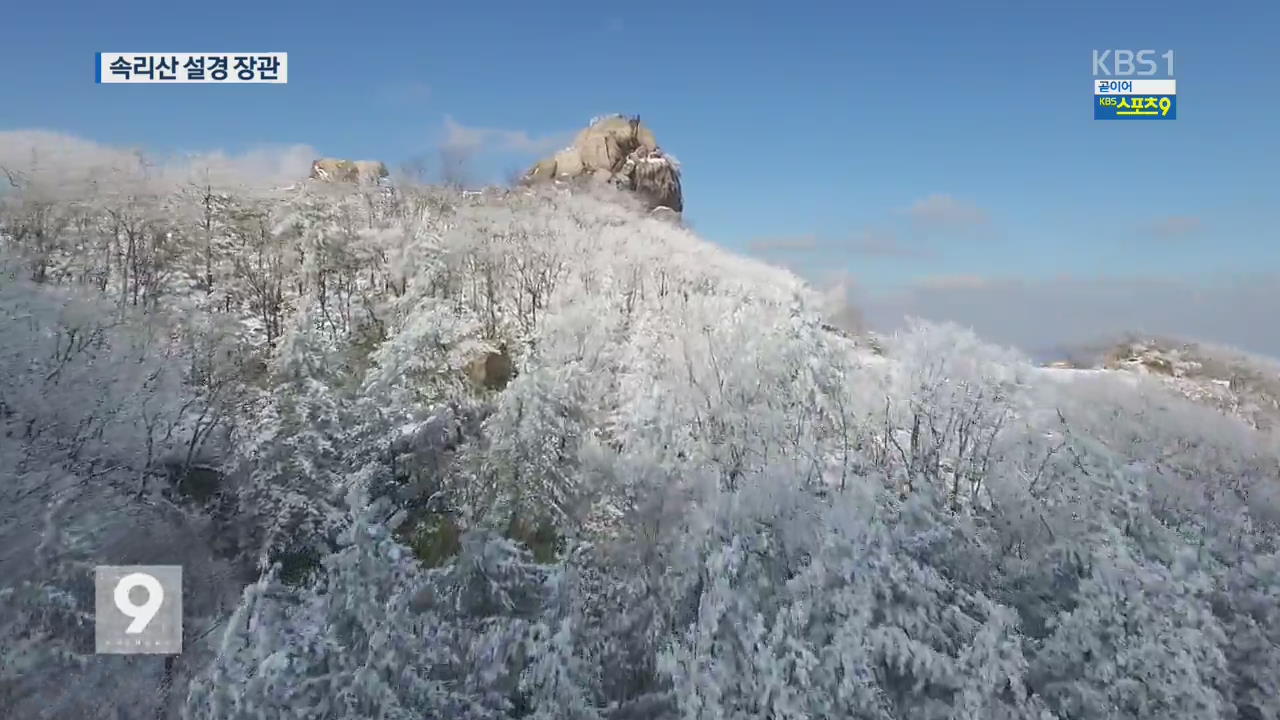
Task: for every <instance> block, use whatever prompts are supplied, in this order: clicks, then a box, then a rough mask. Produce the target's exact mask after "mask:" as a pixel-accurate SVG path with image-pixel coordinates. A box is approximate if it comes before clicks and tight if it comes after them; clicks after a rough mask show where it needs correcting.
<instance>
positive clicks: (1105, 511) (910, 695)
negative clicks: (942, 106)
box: [0, 179, 1280, 720]
mask: <svg viewBox="0 0 1280 720" xmlns="http://www.w3.org/2000/svg"><path fill="white" fill-rule="evenodd" d="M120 182H121V183H124V182H125V180H124V179H122V180H121V181H120ZM46 189H47V190H48V191H49V192H50V193H53V194H45V195H40V196H38V197H37V196H29V197H21V196H18V197H13V198H6V202H5V205H4V207H3V208H2V209H3V215H2V216H0V218H2V220H3V225H0V237H2V238H3V242H4V245H5V248H4V250H5V253H6V257H7V258H9V259H8V260H7V261H6V262H7V264H6V266H5V267H6V268H7V271H6V272H4V273H0V332H2V333H3V337H5V338H12V340H11V341H10V343H9V344H7V345H4V346H0V422H2V423H3V428H4V432H3V439H0V448H3V449H4V450H5V452H4V454H3V455H2V456H0V461H3V462H2V464H0V488H2V489H3V491H4V492H5V493H6V495H5V498H4V499H5V500H6V501H7V504H6V505H3V506H2V507H5V508H7V509H8V510H7V511H8V515H6V516H5V517H4V519H3V527H2V528H0V529H2V530H3V532H4V535H3V537H4V538H5V539H6V541H9V540H10V539H12V542H11V543H10V542H6V547H12V548H14V550H15V552H14V553H13V556H12V557H6V558H5V560H4V562H5V563H6V564H5V566H4V569H5V570H6V577H5V578H4V579H3V581H2V582H3V583H5V584H6V585H5V586H4V587H2V588H0V592H3V593H4V597H5V599H6V602H5V603H4V604H3V605H0V638H3V639H4V641H5V642H4V643H3V644H2V648H3V649H0V702H3V703H4V705H3V706H5V707H14V708H18V711H19V712H20V713H22V714H23V715H24V716H29V717H40V713H41V712H44V708H48V707H56V708H57V712H56V713H55V715H57V714H58V713H60V714H61V716H63V717H71V716H74V717H85V718H91V717H111V714H110V713H111V711H113V710H114V706H115V705H121V704H124V705H127V706H129V707H131V708H137V709H138V710H139V712H144V711H145V712H146V713H147V714H149V715H161V716H163V715H164V713H169V714H170V716H174V715H175V714H176V713H177V712H178V710H179V708H181V709H182V711H183V713H184V715H183V717H186V718H192V719H198V718H209V719H212V718H217V719H218V720H227V719H239V718H243V719H245V720H247V719H249V718H255V719H261V718H277V717H280V718H283V717H334V718H338V717H341V718H393V717H394V718H409V717H450V718H477V719H478V718H516V717H523V718H529V717H533V718H553V717H554V718H576V719H599V718H607V719H609V720H626V719H627V718H664V719H665V718H671V719H673V720H674V719H675V718H755V717H773V718H796V719H799V718H826V717H832V718H834V717H840V718H845V717H849V718H878V719H889V718H944V717H945V718H967V719H973V720H977V719H978V718H992V717H1000V718H1026V719H1027V720H1032V719H1035V720H1044V719H1046V718H1068V717H1072V718H1079V717H1117V718H1118V717H1127V718H1143V717H1161V718H1187V719H1188V720H1190V719H1191V718H1196V719H1199V718H1204V717H1264V718H1265V717H1275V716H1276V714H1277V713H1280V705H1277V700H1276V698H1277V697H1280V684H1278V683H1280V680H1277V678H1280V609H1278V607H1280V606H1278V605H1277V603H1276V598H1277V597H1280V548H1278V547H1277V536H1278V534H1277V529H1278V528H1280V456H1278V455H1277V448H1276V445H1275V443H1274V442H1273V437H1272V436H1271V435H1269V434H1267V433H1264V432H1261V431H1259V430H1258V429H1257V428H1256V427H1254V426H1252V425H1250V424H1248V423H1245V422H1241V421H1240V420H1239V419H1237V418H1235V417H1231V416H1227V415H1224V414H1222V413H1220V412H1217V411H1216V410H1214V409H1212V408H1206V407H1203V406H1202V405H1200V404H1197V403H1195V402H1192V401H1189V400H1187V399H1186V398H1184V397H1182V396H1180V395H1178V394H1176V393H1172V392H1169V391H1168V390H1167V389H1166V388H1165V387H1163V385H1161V384H1159V383H1155V382H1152V381H1150V379H1149V378H1144V377H1140V376H1138V375H1136V374H1132V373H1121V372H1117V371H1105V372H1085V371H1073V372H1072V374H1070V375H1067V374H1066V373H1065V372H1063V371H1057V370H1044V369H1040V368H1036V367H1034V366H1033V365H1032V364H1031V363H1029V362H1028V361H1027V360H1026V359H1025V358H1024V357H1022V356H1021V355H1019V354H1018V353H1015V352H1012V351H1009V350H1006V349H1002V348H998V347H993V346H991V345H989V344H986V343H984V342H982V341H981V340H980V339H979V338H977V337H975V336H974V335H973V334H972V333H968V332H964V331H962V330H960V329H958V328H954V327H950V326H937V325H929V324H913V325H911V326H909V327H908V328H907V329H905V330H904V331H902V332H900V333H897V334H895V335H893V336H890V337H884V338H879V339H878V341H877V342H876V343H871V342H868V341H867V340H866V339H865V338H861V337H858V336H849V335H846V334H841V333H839V332H834V331H833V330H832V328H831V325H830V323H829V318H830V315H831V313H830V309H829V308H828V307H827V306H826V305H825V300H824V298H823V296H822V295H821V294H819V293H817V292H815V291H814V290H813V289H812V288H810V287H809V286H807V285H806V284H805V283H804V282H802V281H801V280H800V279H799V278H797V277H795V276H794V275H792V274H790V273H788V272H785V271H783V270H780V269H777V268H773V267H770V266H767V265H764V264H762V263H759V262H756V261H752V260H748V259H745V258H741V257H738V256H735V255H733V254H731V253H729V252H727V251H725V250H723V249H721V248H717V247H715V246H714V245H712V244H710V243H707V242H705V241H703V240H701V239H699V238H698V237H696V236H695V235H693V234H692V233H690V232H689V231H687V230H685V229H682V228H679V227H676V226H674V225H672V224H671V223H668V222H663V221H659V220H654V219H651V218H647V217H645V215H644V213H643V211H642V208H638V207H634V206H629V205H628V204H627V201H626V199H625V197H622V196H618V195H616V194H613V195H605V196H595V195H589V194H585V193H571V192H561V191H557V190H555V189H554V188H547V189H539V190H528V191H526V190H520V191H512V192H508V191H486V192H480V193H455V192H451V191H445V190H440V189H435V188H400V189H398V190H397V191H396V193H395V194H394V195H393V196H390V197H383V196H381V195H379V196H378V197H379V198H382V200H375V199H374V198H372V197H371V196H369V195H368V194H366V193H365V192H364V191H363V190H362V189H360V188H358V187H333V186H315V187H313V186H311V185H303V186H300V187H296V188H293V189H290V190H287V191H277V192H269V193H268V192H258V191H249V190H245V189H237V188H223V189H220V190H219V191H218V192H216V193H215V192H212V190H211V189H210V188H208V187H205V188H203V189H200V188H194V189H193V188H191V187H183V188H171V189H169V190H166V191H157V190H155V189H154V188H151V189H149V190H147V189H144V188H133V187H132V186H128V185H118V186H114V187H113V188H112V191H111V192H110V193H107V194H105V195H99V194H93V193H94V192H96V191H95V190H93V189H92V188H82V189H81V191H82V192H83V194H80V195H77V196H76V197H74V198H70V199H68V198H65V197H58V196H57V194H56V193H54V190H55V189H57V188H54V187H53V186H50V187H48V188H46ZM132 190H136V191H132ZM144 190H145V191H144ZM61 191H62V192H66V191H67V189H66V188H62V189H61ZM70 200H74V202H71V201H70ZM383 200H385V202H383ZM122 223H123V224H122ZM33 228H37V229H39V230H40V232H39V233H35V232H33V231H32V229H33ZM122 228H127V229H128V230H129V231H130V233H131V234H129V233H123V231H122ZM117 231H121V232H117ZM36 238H39V240H40V241H39V242H35V239H36ZM130 242H133V243H134V244H132V245H131V244H129V243H130ZM122 250H126V251H128V253H129V257H130V258H131V259H130V262H128V263H125V264H124V265H121V264H120V263H119V262H118V258H119V257H120V252H121V251H122ZM33 276H37V277H38V279H39V280H40V282H34V281H32V280H30V278H31V277H33ZM494 356H499V357H502V358H504V359H505V360H508V361H509V362H510V365H511V370H512V372H511V373H510V374H509V377H506V378H504V381H503V382H495V383H487V382H481V383H477V382H474V381H473V380H472V379H471V376H470V374H469V372H468V369H469V368H471V367H474V366H475V365H474V364H475V362H476V361H477V359H480V360H482V361H483V360H486V359H487V358H490V357H494ZM1208 372H1209V375H1210V376H1211V377H1213V378H1215V379H1217V375H1216V374H1214V373H1215V372H1216V371H1212V370H1211V371H1208ZM1174 377H1177V376H1176V375H1175V376H1174ZM1064 380H1068V381H1066V382H1064ZM193 449H195V450H199V454H200V456H201V457H202V458H203V459H202V462H203V463H205V464H206V465H208V466H209V467H206V468H205V469H206V470H208V471H210V472H213V471H216V473H214V474H215V475H216V477H208V478H206V482H204V483H202V484H200V487H199V488H195V487H193V486H192V481H191V478H190V472H189V471H190V470H191V469H192V467H191V463H190V462H188V460H189V459H190V458H191V457H192V454H193ZM197 489H198V490H199V491H198V492H197ZM45 490H47V491H48V492H47V493H46V492H43V491H45ZM50 493H52V494H50ZM52 498H56V499H57V502H54V503H50V502H49V501H50V499H52ZM33 518H39V520H40V521H39V522H33V521H32V519H33ZM179 550H180V551H181V553H179V555H175V557H178V556H185V557H186V558H188V560H183V562H188V561H189V562H191V563H193V564H194V563H197V562H198V563H200V567H202V568H206V567H207V568H215V569H219V570H223V569H225V570H226V572H227V574H228V575H231V576H232V578H233V579H231V580H228V581H227V583H224V584H222V585H220V586H219V587H217V588H213V587H209V585H208V584H207V583H202V584H199V585H196V586H193V587H192V589H191V592H192V595H191V597H190V615H189V618H188V622H189V624H190V626H191V628H192V629H193V634H192V635H191V637H190V638H189V640H190V643H191V645H190V651H189V652H188V653H184V656H183V659H182V660H181V661H179V662H177V663H173V664H171V665H168V666H164V665H160V664H157V663H151V664H145V663H135V664H129V663H117V662H107V661H108V660H116V659H117V658H102V657H97V656H92V655H87V654H85V653H84V648H85V647H88V644H87V643H88V637H89V635H91V625H90V623H89V622H87V621H86V620H85V617H86V612H87V610H88V609H89V607H90V605H91V601H92V594H91V593H90V592H88V588H86V585H85V578H86V577H87V575H85V574H84V572H83V569H84V568H85V567H86V566H89V565H92V564H95V563H123V562H127V561H148V560H150V559H155V558H157V557H160V556H161V555H163V554H164V553H176V552H177V551H179ZM237 573H244V574H245V575H247V576H248V578H249V581H248V582H245V583H243V584H240V585H238V584H236V583H235V582H234V578H235V577H243V576H241V575H237ZM227 584H230V586H231V588H232V590H231V591H230V592H229V591H228V589H227ZM241 590H243V592H240V591H241ZM227 595H233V596H237V600H236V602H235V605H234V607H227V606H226V602H225V601H226V600H227ZM32 638H36V639H38V642H36V641H33V640H32Z"/></svg>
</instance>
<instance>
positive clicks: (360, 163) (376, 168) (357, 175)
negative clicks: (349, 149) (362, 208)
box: [311, 158, 389, 185]
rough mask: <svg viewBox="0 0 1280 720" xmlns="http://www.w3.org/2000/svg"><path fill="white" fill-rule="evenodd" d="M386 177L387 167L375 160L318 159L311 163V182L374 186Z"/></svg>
mask: <svg viewBox="0 0 1280 720" xmlns="http://www.w3.org/2000/svg"><path fill="white" fill-rule="evenodd" d="M388 175H389V173H388V172H387V166H386V165H383V164H382V163H380V162H378V161H376V160H340V159H338V158H320V159H319V160H316V161H315V162H313V163H311V179H312V180H323V181H325V182H346V183H355V184H358V185H376V184H377V183H378V182H379V181H381V180H382V179H383V178H385V177H387V176H388Z"/></svg>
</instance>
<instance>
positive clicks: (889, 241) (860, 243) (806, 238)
mask: <svg viewBox="0 0 1280 720" xmlns="http://www.w3.org/2000/svg"><path fill="white" fill-rule="evenodd" d="M747 250H748V251H750V252H753V253H757V254H761V255H781V254H799V253H806V254H807V253H818V252H826V253H832V254H846V255H855V256H860V257H880V258H924V257H928V256H929V255H930V253H929V252H928V251H927V250H925V249H923V248H918V247H912V246H910V245H907V244H904V243H903V242H902V241H901V240H900V239H899V238H898V236H897V235H895V234H894V233H892V232H889V231H887V230H870V229H868V230H862V231H860V232H858V233H855V234H853V235H850V236H848V237H837V238H831V239H823V238H821V237H819V236H818V235H814V234H809V235H794V236H786V235H784V236H778V237H765V238H759V239H757V240H753V241H751V242H749V243H747Z"/></svg>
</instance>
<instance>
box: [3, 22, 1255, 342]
mask: <svg viewBox="0 0 1280 720" xmlns="http://www.w3.org/2000/svg"><path fill="white" fill-rule="evenodd" d="M334 5H335V6H337V4H334ZM4 22H5V25H6V26H7V27H6V28H5V32H4V34H3V40H2V41H0V88H3V89H4V97H3V98H2V99H0V102H2V103H3V104H0V130H6V129H29V128H40V129H45V130H54V131H58V132H63V133H67V134H70V135H75V136H79V137H82V138H86V139H89V140H93V141H96V142H100V143H105V144H111V145H129V146H142V147H146V148H148V149H151V150H153V151H156V152H160V153H167V152H181V151H205V150H211V149H221V150H224V151H227V152H244V151H247V150H251V149H254V148H258V147H261V146H263V145H291V144H298V143H302V144H306V145H309V146H311V147H314V148H315V149H316V150H317V151H318V152H319V153H322V154H324V155H332V156H340V157H353V158H376V159H381V160H384V161H386V162H387V163H388V164H389V165H392V166H395V165H396V164H397V163H399V162H401V161H403V160H405V159H407V158H409V157H411V156H414V155H425V156H426V158H427V161H428V162H429V163H436V161H437V155H436V153H437V152H438V150H439V148H440V147H441V146H442V145H459V144H465V145H466V146H467V148H468V149H469V151H470V152H471V160H470V168H469V170H470V172H471V174H472V176H473V177H474V178H475V179H477V180H493V181H497V180H500V179H501V178H502V177H503V176H504V175H505V174H506V173H507V172H508V171H509V170H511V169H513V168H518V167H523V166H525V165H527V164H528V163H529V162H530V161H532V160H533V159H535V157H536V156H537V155H538V154H540V153H541V152H543V151H544V150H546V149H554V148H555V147H556V146H557V145H558V144H560V143H561V142H563V141H564V140H565V139H566V138H567V137H568V136H569V135H570V134H571V133H572V132H573V131H574V130H576V129H578V128H580V127H581V126H583V125H584V124H585V122H586V121H587V120H588V119H589V118H590V117H592V116H594V115H598V114H603V113H607V112H625V113H639V114H640V115H641V116H642V117H643V118H644V120H645V122H646V124H648V125H650V127H652V128H653V129H654V131H655V133H656V134H657V137H658V140H659V142H660V143H661V144H662V145H663V146H664V148H665V149H667V150H669V151H670V152H672V153H673V154H675V155H676V156H677V157H679V158H680V160H681V161H682V162H683V165H684V168H685V178H684V182H685V196H686V203H685V204H686V208H687V212H686V215H687V217H688V218H689V220H690V221H691V223H692V224H693V225H694V227H695V228H696V229H697V231H698V232H699V233H700V234H702V235H703V236H704V237H706V238H708V239H710V240H712V241H715V242H717V243H720V244H722V245H725V246H727V247H730V248H733V249H736V250H741V251H746V252H752V253H754V254H758V255H761V256H764V257H768V258H770V259H771V260H773V261H775V262H780V263H784V264H787V265H790V266H792V267H795V268H796V269H797V270H798V271H800V272H802V273H805V274H808V275H813V276H815V277H820V276H825V275H827V274H830V273H841V272H844V273H848V274H849V275H850V276H851V277H852V278H853V280H854V282H855V283H856V284H857V286H858V288H859V290H857V293H856V294H857V297H858V298H859V300H860V302H863V303H864V304H866V305H867V307H868V310H869V312H870V313H871V314H872V315H873V316H877V317H880V318H882V319H885V321H886V322H892V317H891V316H896V315H897V314H900V313H902V312H911V313H917V314H923V315H925V316H937V317H939V318H948V317H949V319H956V320H959V321H961V322H964V323H966V324H971V325H974V326H976V327H978V329H979V330H980V331H984V330H985V331H987V334H989V335H991V336H993V337H995V339H998V340H1002V341H1008V342H1012V343H1017V344H1020V345H1023V346H1032V345H1036V346H1042V345H1044V344H1045V343H1047V342H1049V340H1050V339H1051V333H1049V332H1047V331H1046V332H1042V333H1041V334H1042V335H1044V337H1029V336H1026V333H1024V332H1023V331H1014V330H1011V329H1009V328H1008V327H1004V326H1003V325H1002V320H1004V321H1006V322H1004V325H1008V322H1007V318H1002V317H1001V313H1002V312H1008V313H1015V312H1017V311H1018V306H1019V305H1022V306H1023V307H1022V310H1023V311H1024V314H1025V313H1026V312H1033V311H1034V312H1037V313H1041V314H1045V313H1052V307H1056V306H1057V305H1059V304H1061V303H1062V302H1064V301H1065V302H1069V300H1064V298H1063V297H1060V296H1059V295H1053V296H1052V297H1053V300H1052V301H1050V300H1049V296H1047V295H1044V293H1041V294H1040V295H1037V294H1036V293H1037V292H1038V291H1040V290H1043V289H1044V288H1046V287H1049V286H1052V287H1053V289H1054V291H1055V292H1066V290H1065V289H1064V288H1066V287H1068V286H1069V287H1073V288H1084V287H1093V286H1095V285H1099V284H1101V285H1105V286H1107V290H1108V292H1113V293H1114V292H1117V288H1118V289H1119V291H1123V289H1124V288H1125V287H1130V288H1137V287H1138V286H1139V285H1141V283H1139V282H1137V280H1139V279H1140V280H1141V281H1142V282H1156V283H1172V284H1173V286H1175V287H1176V286H1179V284H1181V285H1182V286H1185V287H1186V288H1188V290H1187V292H1186V293H1183V294H1179V293H1177V292H1172V293H1171V294H1170V295H1169V297H1170V298H1173V300H1170V301H1169V302H1176V301H1177V298H1179V297H1181V296H1182V295H1186V296H1187V297H1190V295H1191V294H1193V292H1199V293H1200V295H1199V297H1200V298H1201V301H1203V300H1204V299H1205V297H1208V298H1209V302H1211V303H1212V302H1217V303H1221V304H1222V307H1223V308H1224V310H1223V312H1225V311H1226V309H1229V308H1230V307H1232V303H1234V302H1236V300H1230V299H1229V298H1232V297H1234V296H1232V295H1230V294H1229V293H1228V294H1227V295H1223V294H1222V291H1224V290H1225V291H1231V292H1236V291H1238V290H1239V288H1240V287H1241V286H1242V285H1250V284H1251V283H1252V284H1254V285H1257V284H1259V283H1261V286H1264V287H1265V286H1267V285H1268V284H1274V282H1273V281H1274V280H1275V279H1276V278H1275V276H1276V275H1277V274H1280V242H1278V241H1277V240H1278V238H1277V232H1276V228H1277V221H1278V220H1280V210H1278V208H1280V175H1278V174H1277V165H1278V161H1280V133H1278V132H1277V128H1278V127H1280V122H1278V121H1277V115H1278V113H1280V79H1277V74H1276V73H1277V68H1280V38H1278V37H1277V33H1278V32H1280V31H1278V30H1277V28H1280V3H1275V2H1269V1H1264V0H1255V1H1253V2H1240V1H1238V0H1237V1H1235V2H1231V1H1228V2H1215V3H1209V2H1178V1H1176V0H1175V1H1174V2H1160V3H1157V2H1145V3H1125V2H1108V3H1102V2H1097V3H1092V2H1065V1H1064V2H1035V1H1031V2H1006V3H994V2H985V3H953V2H935V3H907V2H900V3H899V2H893V3H891V2H877V3H835V2H822V3H806V2H788V3H752V2H734V3H726V2H702V3H687V2H671V3H665V2H648V3H642V4H633V5H632V4H629V5H618V4H607V5H606V4H599V3H580V2H555V3H505V2H489V3H450V4H439V3H400V2H379V3H368V4H360V3H343V4H341V7H340V8H338V7H334V8H330V7H328V6H326V5H324V4H321V3H315V2H311V3H305V4H303V3H286V2H276V3H269V4H268V3H263V4H261V5H258V4H249V3H233V2H219V3H208V4H188V3H150V2H133V3H126V4H104V3H86V2H72V1H68V0H61V1H59V2H45V3H25V2H20V3H18V4H17V5H16V6H15V7H12V8H11V9H6V11H5V19H4ZM1117 47H1120V48H1156V49H1158V50H1160V51H1163V50H1165V49H1173V50H1174V51H1175V53H1176V67H1175V77H1176V79H1177V81H1178V89H1179V91H1180V92H1179V107H1178V119H1177V120H1174V121H1171V122H1103V121H1095V120H1093V119H1092V112H1091V105H1090V103H1091V96H1090V90H1089V87H1090V80H1091V51H1092V50H1093V49H1095V48H1117ZM241 50H243V51H286V52H288V53H289V54H290V55H289V61H290V76H289V83H288V85H285V86H276V85H266V86H208V85H187V86H154V85H151V86H147V85H143V86H120V85H106V86H98V85H94V84H93V58H94V53H95V52H97V51H165V52H199V51H241ZM1131 281H1132V282H1131ZM1010 288H1015V289H1010ZM1080 292H1085V291H1084V290H1080ZM1090 292H1092V291H1090ZM957 293H958V294H960V295H959V296H957ZM974 293H986V294H994V295H992V298H991V302H992V303H993V307H995V308H1005V309H1004V310H1000V309H997V310H986V311H982V312H979V313H977V314H975V315H972V316H967V315H965V314H964V313H963V312H960V310H958V309H957V308H962V307H969V306H970V305H971V304H972V303H970V302H969V301H970V300H972V299H973V298H972V295H973V294H974ZM1138 293H1139V291H1138V290H1137V289H1133V291H1132V292H1131V293H1130V295H1131V297H1130V296H1125V295H1124V293H1123V292H1119V295H1117V296H1116V297H1117V298H1118V299H1116V300H1114V302H1123V303H1128V304H1133V305H1137V304H1140V303H1142V297H1141V296H1140V295H1139V294H1138ZM1205 293H1208V296H1206V295H1205ZM1215 293H1217V294H1215ZM1066 297H1067V298H1070V297H1071V296H1070V295H1068V296H1066ZM1250 297H1253V296H1250ZM1266 297H1267V299H1268V300H1272V299H1274V300H1277V305H1276V308H1277V309H1280V294H1277V295H1271V296H1266ZM1126 298H1127V299H1126ZM1037 303H1039V304H1040V305H1037ZM1041 305H1043V306H1044V307H1041ZM1162 311H1164V312H1163V314H1161V313H1157V312H1154V311H1152V312H1151V313H1148V316H1140V317H1134V318H1132V319H1128V320H1127V321H1128V322H1131V323H1134V324H1137V325H1139V326H1142V327H1141V328H1135V329H1149V330H1151V331H1160V332H1173V333H1179V334H1189V335H1195V336H1203V337H1205V338H1206V339H1212V340H1218V341H1221V342H1230V343H1232V344H1237V345H1242V346H1245V347H1248V348H1249V349H1255V350H1259V351H1262V352H1269V353H1274V354H1280V331H1274V330H1272V331H1271V332H1274V333H1276V335H1277V336H1276V337H1275V338H1258V337H1256V335H1257V332H1258V331H1256V330H1252V329H1250V328H1249V327H1247V326H1242V327H1241V328H1239V330H1238V331H1237V330H1230V331H1228V330H1226V329H1225V328H1226V327H1227V325H1229V323H1219V322H1214V321H1212V319H1213V317H1214V315H1213V313H1212V312H1211V313H1209V314H1208V316H1207V317H1209V318H1210V320H1207V321H1206V322H1204V323H1203V327H1201V326H1199V325H1196V326H1192V325H1187V324H1182V325H1180V324H1179V323H1182V322H1184V320H1185V318H1186V317H1188V316H1189V313H1188V312H1186V311H1184V310H1181V309H1179V308H1176V307H1175V308H1164V309H1162ZM1215 312H1216V311H1215ZM949 313H950V316H949ZM983 313H985V314H983ZM1097 313H1098V315H1099V317H1098V318H1097V320H1096V321H1090V320H1087V319H1081V318H1073V319H1072V320H1073V321H1080V323H1081V324H1082V329H1081V330H1080V331H1079V332H1080V334H1082V335H1088V334H1091V333H1092V334H1096V333H1101V332H1109V331H1112V330H1117V329H1120V328H1111V327H1110V326H1108V325H1107V323H1108V321H1109V319H1108V317H1107V316H1108V315H1109V314H1110V313H1108V311H1107V309H1106V307H1102V308H1100V309H1099V310H1098V311H1097ZM1022 320H1025V318H1023V319H1022ZM1052 322H1059V321H1057V320H1054V321H1052ZM1062 322H1063V323H1064V326H1065V324H1066V321H1065V319H1064V320H1063V321H1062ZM1112 322H1113V324H1114V321H1112ZM1026 324H1027V323H1025V322H1023V321H1021V320H1020V326H1021V325H1026ZM1031 324H1032V325H1036V324H1037V323H1031ZM1039 324H1041V325H1043V324H1044V323H1039ZM1050 324H1052V323H1050ZM1270 324H1271V325H1276V324H1277V323H1275V322H1271V323H1270ZM1034 334H1035V333H1032V335H1034ZM1064 341H1065V339H1064Z"/></svg>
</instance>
